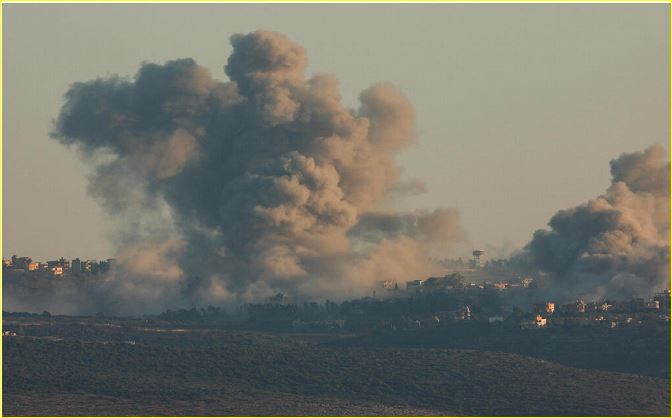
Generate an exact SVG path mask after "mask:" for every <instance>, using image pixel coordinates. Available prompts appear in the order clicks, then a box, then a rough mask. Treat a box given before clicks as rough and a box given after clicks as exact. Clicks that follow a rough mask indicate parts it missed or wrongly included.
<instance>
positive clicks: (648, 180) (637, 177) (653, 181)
mask: <svg viewBox="0 0 672 418" xmlns="http://www.w3.org/2000/svg"><path fill="white" fill-rule="evenodd" d="M665 155H666V153H665V150H664V149H663V148H662V147H660V146H652V147H650V148H647V149H646V150H645V151H643V152H635V153H631V154H622V155H621V156H620V157H618V158H616V159H615V160H613V161H611V175H612V181H611V186H610V187H609V189H607V191H606V193H605V194H604V195H602V196H599V197H597V198H596V199H594V200H591V201H589V202H587V203H585V204H583V205H580V206H577V207H574V208H570V209H565V210H561V211H559V212H558V213H556V214H555V215H554V216H553V217H552V218H551V220H550V221H549V223H548V225H549V226H550V230H538V231H536V232H535V233H534V237H533V238H532V240H531V241H530V243H529V244H528V245H527V246H526V248H525V254H523V257H529V258H531V260H532V261H533V262H534V263H535V264H536V265H537V266H538V267H539V268H541V269H542V270H544V271H546V272H548V273H550V275H551V276H550V277H551V279H552V280H553V285H554V287H555V288H556V289H558V290H561V291H565V292H566V293H567V294H579V295H585V296H587V297H598V298H599V297H620V298H622V297H632V296H647V295H650V294H651V293H652V292H655V291H660V290H661V289H669V286H670V163H669V162H666V156H665Z"/></svg>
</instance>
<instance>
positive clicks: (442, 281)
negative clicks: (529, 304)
mask: <svg viewBox="0 0 672 418" xmlns="http://www.w3.org/2000/svg"><path fill="white" fill-rule="evenodd" d="M534 286H535V283H534V279H533V278H531V277H518V278H513V279H510V280H500V281H498V282H491V281H485V282H483V283H474V282H469V283H467V282H466V281H465V278H464V276H463V275H462V274H460V273H452V274H447V275H445V276H443V277H429V278H427V279H425V280H420V279H416V280H409V281H407V282H406V286H405V288H404V289H402V288H400V287H399V284H398V283H396V282H394V281H392V280H381V281H378V282H376V283H375V285H374V288H373V297H377V298H387V297H403V296H416V295H421V294H430V293H440V292H443V293H446V292H451V291H464V290H470V289H493V290H501V291H503V290H511V289H527V288H533V287H534Z"/></svg>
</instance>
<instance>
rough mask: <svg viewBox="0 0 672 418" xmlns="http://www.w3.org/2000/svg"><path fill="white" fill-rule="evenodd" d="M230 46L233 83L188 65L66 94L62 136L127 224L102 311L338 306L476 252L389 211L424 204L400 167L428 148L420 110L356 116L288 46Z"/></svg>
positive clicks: (272, 41)
mask: <svg viewBox="0 0 672 418" xmlns="http://www.w3.org/2000/svg"><path fill="white" fill-rule="evenodd" d="M231 44H232V46H233V52H232V53H231V55H230V57H229V59H228V63H227V64H226V66H225V68H224V69H225V72H226V75H227V76H228V78H229V80H230V81H227V82H222V81H217V80H216V79H214V78H213V77H212V76H211V74H210V72H209V71H208V70H207V69H205V68H203V67H201V66H199V65H198V64H196V62H194V61H193V60H192V59H179V60H175V61H169V62H166V63H165V64H163V65H158V64H143V65H142V66H141V68H140V70H139V71H138V73H137V75H136V76H135V78H134V79H133V80H128V79H124V78H120V77H112V78H105V79H97V80H94V81H89V82H83V83H76V84H74V85H73V86H72V87H71V88H70V89H69V91H68V92H67V93H66V95H65V104H64V106H63V108H62V109H61V112H60V115H59V116H58V119H57V121H56V124H55V129H54V131H53V133H52V136H53V137H54V138H55V139H57V140H58V141H60V142H61V143H63V144H65V145H68V146H73V147H75V148H76V149H77V150H78V151H79V153H80V155H81V156H82V158H83V159H84V160H85V161H87V162H88V163H90V165H91V167H92V171H93V174H92V175H91V177H90V185H89V187H90V193H91V194H92V195H93V196H94V197H95V198H96V199H97V200H99V202H100V203H101V205H102V206H103V207H104V208H105V209H106V210H107V212H108V213H109V214H110V215H112V216H113V218H114V219H116V220H117V221H118V223H119V228H118V231H117V235H116V237H115V238H116V240H117V244H118V253H117V255H116V257H117V259H118V266H117V267H116V268H115V270H114V272H113V274H111V275H110V277H108V278H107V279H106V281H105V282H104V283H105V284H104V286H101V289H98V292H102V295H103V296H104V297H103V298H102V299H105V301H107V303H108V304H111V303H112V302H110V301H114V304H115V305H114V306H118V304H119V303H121V304H122V305H121V306H128V305H132V306H137V305H136V304H137V303H138V302H142V305H141V306H142V307H143V308H144V309H161V308H163V307H167V306H170V307H172V306H179V305H185V304H198V303H217V302H226V301H232V300H254V299H259V298H263V297H266V296H269V295H272V294H274V293H276V292H278V291H283V292H287V293H289V294H291V295H294V296H297V297H317V296H327V297H332V298H333V297H336V298H338V296H341V297H346V296H357V295H358V294H361V292H366V291H367V287H368V286H369V285H370V284H371V283H372V282H373V281H374V280H383V279H393V280H394V279H396V280H400V281H401V280H406V279H409V278H413V277H422V276H424V275H428V274H432V273H434V272H437V269H438V266H436V265H434V264H432V263H431V262H430V261H428V259H429V256H430V254H431V253H432V251H435V250H436V249H441V250H445V249H446V247H447V245H449V243H450V242H452V241H454V240H456V239H459V238H460V237H461V236H462V232H461V229H460V228H459V225H458V222H457V213H456V212H455V211H453V210H448V209H437V210H435V211H418V212H414V213H401V214H400V213H394V212H390V211H389V210H388V209H386V208H385V207H384V206H385V205H384V203H385V199H386V197H388V198H389V196H390V195H398V194H399V193H403V192H404V191H410V192H413V191H417V190H421V189H422V185H418V184H417V182H415V183H414V182H412V181H411V182H402V181H401V180H400V168H399V166H398V165H397V164H396V162H395V159H394V158H395V155H396V154H397V153H398V152H399V151H401V150H402V149H403V148H404V147H406V146H408V145H409V144H411V143H412V142H413V141H414V138H415V126H414V124H415V116H414V110H413V107H412V106H411V104H410V103H409V101H408V100H407V99H406V97H405V96H404V95H403V94H402V93H401V92H399V91H398V90H397V89H395V88H394V87H393V86H392V85H389V84H378V85H374V86H372V87H371V88H368V89H367V90H364V91H363V92H361V94H360V96H359V100H360V103H361V105H360V107H359V108H358V109H356V110H353V109H349V108H347V107H345V106H344V105H343V104H342V103H341V97H340V94H339V85H338V81H337V80H336V79H335V78H334V77H333V76H331V75H326V74H319V75H314V76H312V77H310V78H306V76H305V75H304V72H305V69H306V66H307V57H306V52H305V50H304V49H303V48H302V47H301V46H300V45H298V44H296V43H294V42H292V41H290V40H289V39H288V38H286V37H285V36H283V35H281V34H277V33H271V32H265V31H258V32H254V33H250V34H247V35H234V36H233V37H232V38H231ZM433 249H434V250H433ZM125 301H131V302H130V303H126V302H125Z"/></svg>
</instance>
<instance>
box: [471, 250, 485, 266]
mask: <svg viewBox="0 0 672 418" xmlns="http://www.w3.org/2000/svg"><path fill="white" fill-rule="evenodd" d="M471 254H472V255H473V256H474V258H473V260H472V262H473V263H474V267H481V256H482V255H483V254H485V251H483V250H474V251H472V252H471Z"/></svg>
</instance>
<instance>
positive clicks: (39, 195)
mask: <svg viewBox="0 0 672 418" xmlns="http://www.w3.org/2000/svg"><path fill="white" fill-rule="evenodd" d="M669 15H670V14H669V5H667V4H640V5H618V4H612V5H582V4H575V5H553V4H545V5H542V4H539V5H493V4H481V5H454V4H444V5H305V4H294V5H236V4H230V5H227V4H219V5H203V4H201V5H140V4H138V5H131V4H127V5H122V4H115V5H112V4H99V5H58V4H54V5H44V4H40V5H20V4H4V5H3V29H4V32H3V41H4V43H3V63H4V67H3V77H4V78H3V87H4V91H3V110H4V114H3V144H2V145H3V172H2V174H3V203H4V205H3V237H2V240H3V256H9V255H11V254H20V255H30V256H32V257H33V258H34V259H38V260H44V259H47V258H49V259H53V258H56V257H59V256H64V257H66V258H73V257H80V258H107V257H109V256H112V255H113V254H112V253H113V249H112V247H111V246H110V244H109V243H108V241H107V238H106V236H107V234H108V231H109V228H110V227H111V224H109V223H107V222H106V218H105V216H104V214H103V213H102V211H101V209H100V208H99V207H98V206H97V205H96V203H95V202H94V201H93V200H92V199H91V198H90V197H89V196H88V195H87V193H86V178H85V174H86V167H85V166H84V165H83V164H82V163H80V162H79V161H78V159H77V156H76V153H74V152H72V151H69V150H68V149H66V148H65V147H63V146H62V145H60V144H58V143H56V141H53V140H51V139H49V137H48V131H49V130H50V128H51V123H52V120H53V118H55V117H56V115H57V114H58V110H59V108H60V105H61V103H62V95H63V93H64V92H65V91H66V89H67V88H68V86H69V85H70V84H71V83H73V82H76V81H85V80H89V79H92V78H96V77H100V76H107V75H112V74H120V75H124V76H132V75H133V74H135V72H136V71H137V69H138V66H139V64H140V63H141V62H142V61H151V62H164V61H166V60H169V59H174V58H180V57H192V58H194V59H195V60H196V61H197V62H198V63H199V64H201V65H203V66H205V67H207V68H209V69H210V70H211V71H212V73H213V75H214V76H215V78H219V79H222V80H224V79H226V76H225V75H224V73H223V70H222V67H223V65H224V64H225V63H226V59H227V57H228V55H229V53H230V51H231V47H230V45H229V42H228V38H229V36H230V35H232V34H233V33H240V32H250V31H254V30H257V29H267V30H274V31H279V32H283V33H285V34H287V35H288V36H289V37H290V38H292V39H293V40H295V41H297V42H299V43H301V44H302V45H303V46H305V47H306V49H307V50H308V56H309V60H310V67H309V69H308V72H309V73H315V72H328V73H333V74H335V75H336V77H337V78H338V79H339V80H340V82H341V88H342V94H343V99H344V101H345V102H346V103H347V104H348V105H350V106H356V105H357V96H358V94H359V92H360V91H361V90H362V89H364V88H366V87H368V86H369V85H371V84H372V83H375V82H378V81H389V82H392V83H394V84H395V85H397V86H398V87H399V88H401V89H402V90H403V91H404V92H405V93H406V94H407V95H408V97H409V98H410V100H411V101H412V103H413V104H414V106H415V109H416V112H417V121H418V130H419V139H418V143H417V145H416V146H414V147H413V148H412V149H409V150H407V151H406V152H404V153H403V154H401V155H400V156H399V161H400V163H401V164H402V165H403V167H404V177H405V178H408V179H410V178H417V179H420V180H422V181H423V182H425V183H426V185H427V186H428V189H429V190H428V192H427V193H425V194H422V195H418V196H412V197H407V198H405V199H404V200H403V201H399V202H396V203H395V206H396V207H397V208H399V209H410V208H430V209H431V208H434V207H438V206H452V207H456V208H458V209H459V210H460V212H461V216H462V223H463V225H464V227H465V229H466V230H467V231H468V233H469V238H470V243H469V244H468V245H467V246H466V247H465V248H471V247H486V246H487V245H495V246H498V245H501V244H502V243H503V242H506V241H509V242H511V243H512V244H513V245H515V246H522V245H524V244H525V243H526V242H527V241H528V240H529V239H530V237H531V234H532V232H533V231H534V230H535V229H538V228H541V227H544V226H545V224H546V222H547V221H548V219H549V218H550V216H551V215H552V214H553V213H555V212H556V211H557V210H558V209H562V208H566V207H569V206H572V205H576V204H578V203H581V202H583V201H585V200H587V199H589V198H592V197H594V196H596V195H598V194H600V193H602V192H603V191H604V190H605V188H606V187H607V186H608V184H609V165H608V162H609V160H610V159H612V158H614V157H616V156H618V155H619V154H620V153H622V152H626V151H628V152H630V151H635V150H639V149H643V148H644V147H646V146H648V145H651V144H654V143H659V144H662V145H664V146H665V147H666V149H669V145H668V143H669V137H670V130H669V127H670V121H669V115H670V108H669V102H670V97H669V92H670V85H669V73H670V68H669V62H670V57H669V48H670V47H669V30H670V29H669V24H670V23H669Z"/></svg>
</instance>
